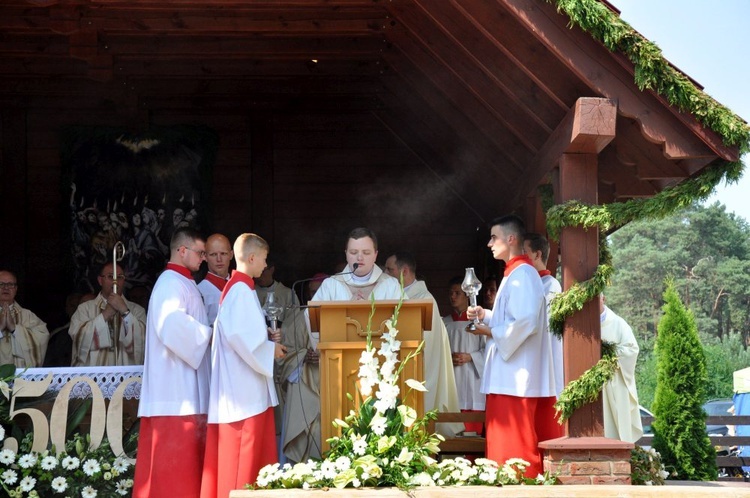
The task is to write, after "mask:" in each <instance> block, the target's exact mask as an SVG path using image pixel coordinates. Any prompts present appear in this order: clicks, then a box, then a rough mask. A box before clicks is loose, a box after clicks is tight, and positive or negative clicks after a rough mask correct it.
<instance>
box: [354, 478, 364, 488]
mask: <svg viewBox="0 0 750 498" xmlns="http://www.w3.org/2000/svg"><path fill="white" fill-rule="evenodd" d="M352 486H354V487H355V488H358V487H360V486H362V482H360V480H359V479H357V478H356V477H355V478H354V479H352Z"/></svg>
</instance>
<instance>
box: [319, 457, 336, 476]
mask: <svg viewBox="0 0 750 498" xmlns="http://www.w3.org/2000/svg"><path fill="white" fill-rule="evenodd" d="M320 471H321V473H322V474H323V477H324V478H326V479H333V478H334V477H336V474H338V471H337V470H336V464H335V463H333V462H331V461H328V460H324V461H323V462H322V463H321V464H320Z"/></svg>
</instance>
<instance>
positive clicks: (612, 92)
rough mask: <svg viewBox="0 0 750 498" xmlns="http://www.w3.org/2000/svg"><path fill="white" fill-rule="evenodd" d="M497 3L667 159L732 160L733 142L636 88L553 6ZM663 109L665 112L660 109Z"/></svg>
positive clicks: (532, 0)
mask: <svg viewBox="0 0 750 498" xmlns="http://www.w3.org/2000/svg"><path fill="white" fill-rule="evenodd" d="M497 3H498V5H500V6H501V7H502V8H504V9H507V11H508V12H509V13H510V14H512V15H513V16H514V17H515V18H516V19H517V20H518V22H520V23H521V24H522V25H524V26H525V27H526V29H527V31H528V33H529V34H530V35H531V36H533V37H535V38H536V39H538V40H539V41H541V42H542V43H543V44H544V46H545V47H547V49H548V50H550V51H551V52H552V53H553V54H555V55H556V57H557V58H558V59H559V60H561V61H563V62H564V63H565V64H566V65H567V66H568V67H569V68H570V70H571V71H573V72H574V73H575V74H576V75H578V77H579V78H580V79H581V80H582V81H584V82H585V83H586V84H587V85H589V86H590V87H591V88H592V90H593V91H594V93H597V94H600V95H602V96H604V97H607V98H612V99H616V100H617V101H618V109H619V112H621V113H622V114H623V115H625V116H628V117H631V118H633V119H637V120H638V121H639V122H640V123H641V125H642V130H643V133H644V136H646V137H648V139H649V140H650V141H651V142H653V143H659V144H662V146H663V147H664V151H665V154H666V155H667V157H669V158H673V159H677V158H685V157H696V156H704V155H705V154H706V149H707V148H708V149H710V150H712V151H713V152H714V153H716V154H718V155H720V156H721V157H723V158H724V159H727V160H732V161H736V160H738V158H739V151H738V149H737V147H727V146H725V145H724V144H723V142H722V141H721V139H720V138H719V137H718V135H716V134H715V133H714V132H712V131H710V130H708V129H706V128H704V127H703V126H702V125H700V124H699V123H698V122H697V121H696V120H695V119H693V118H692V117H691V118H690V119H689V121H692V123H690V122H686V120H685V119H680V118H678V117H677V116H676V115H674V114H673V110H672V109H671V108H670V107H669V106H668V105H665V102H664V101H663V100H660V99H659V98H658V97H657V96H656V95H655V94H653V93H652V92H649V91H640V90H639V89H638V88H637V87H636V85H635V83H634V81H633V75H632V72H630V73H629V72H628V71H626V70H625V69H624V68H623V67H622V66H621V65H620V63H619V62H618V61H617V60H615V59H616V57H615V56H614V55H613V54H612V53H611V52H609V50H607V49H606V48H605V47H604V46H603V45H601V44H600V43H598V42H595V41H594V40H592V39H591V36H590V35H589V34H588V33H584V32H582V31H581V30H580V29H577V28H573V29H571V28H570V27H569V26H568V25H567V18H566V17H565V16H563V15H560V14H559V13H558V12H557V11H556V9H555V6H554V5H550V4H547V3H545V2H537V1H536V0H513V1H510V0H497ZM665 111H666V112H665Z"/></svg>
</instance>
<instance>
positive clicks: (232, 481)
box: [201, 233, 286, 498]
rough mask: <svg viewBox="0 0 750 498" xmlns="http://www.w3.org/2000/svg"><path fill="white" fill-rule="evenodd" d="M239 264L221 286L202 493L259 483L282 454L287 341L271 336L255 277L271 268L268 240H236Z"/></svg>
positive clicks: (209, 495)
mask: <svg viewBox="0 0 750 498" xmlns="http://www.w3.org/2000/svg"><path fill="white" fill-rule="evenodd" d="M234 253H235V255H236V258H237V269H236V270H234V271H233V272H232V276H231V278H230V279H229V282H228V283H227V286H226V287H225V288H224V291H223V292H222V293H221V299H220V302H219V303H220V304H219V314H218V317H217V319H216V323H215V326H214V333H213V341H212V344H211V394H210V397H209V405H208V406H209V408H208V435H207V438H206V458H205V463H204V467H203V482H202V484H201V498H217V497H221V498H224V497H226V496H229V492H230V491H232V490H233V489H243V488H244V486H245V484H253V483H255V480H256V479H257V477H258V471H260V469H261V468H262V467H264V466H266V465H269V464H271V463H274V462H276V461H277V453H276V431H275V424H274V415H273V407H274V406H276V405H277V404H278V399H277V397H276V388H275V386H274V379H273V367H274V358H282V357H283V356H284V352H285V350H286V348H285V347H284V346H283V345H281V344H279V343H276V342H273V341H271V340H270V339H269V333H270V332H271V331H270V330H269V329H268V328H267V327H266V321H265V318H264V315H263V310H262V309H261V306H260V301H259V300H258V294H257V293H256V291H255V282H254V281H253V278H257V277H260V275H261V273H262V272H263V269H264V268H265V267H266V257H267V255H268V243H267V242H266V241H265V240H264V239H263V238H262V237H260V236H258V235H255V234H252V233H245V234H242V235H240V236H239V237H238V238H237V240H236V241H235V243H234Z"/></svg>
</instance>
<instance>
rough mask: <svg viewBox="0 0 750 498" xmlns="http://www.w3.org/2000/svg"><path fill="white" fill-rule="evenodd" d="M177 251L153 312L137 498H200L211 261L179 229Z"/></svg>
mask: <svg viewBox="0 0 750 498" xmlns="http://www.w3.org/2000/svg"><path fill="white" fill-rule="evenodd" d="M170 251H171V256H170V260H169V263H168V264H167V269H166V270H165V271H164V272H163V273H162V274H161V275H160V276H159V279H158V280H157V281H156V285H154V290H153V292H152V293H151V300H150V301H149V306H148V316H147V321H146V358H145V362H144V365H143V385H142V387H141V400H140V404H139V406H138V416H139V417H141V429H140V436H139V438H138V457H137V460H136V465H135V484H134V487H133V497H134V498H157V497H167V496H168V497H170V498H196V497H198V496H200V487H201V471H202V470H203V455H204V453H205V442H206V416H207V413H208V387H209V374H210V369H211V359H210V357H209V355H208V345H209V342H210V340H211V327H210V326H209V325H208V320H207V318H206V309H205V308H204V306H203V299H202V298H201V293H200V292H199V291H198V286H197V285H195V281H194V280H193V277H192V275H191V272H194V271H197V270H198V268H199V267H200V265H201V262H202V261H203V259H204V258H205V246H204V242H203V238H202V237H201V236H200V235H199V234H198V233H197V232H196V231H195V230H193V229H190V228H181V229H178V230H177V231H175V233H174V235H173V236H172V241H171V243H170Z"/></svg>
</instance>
